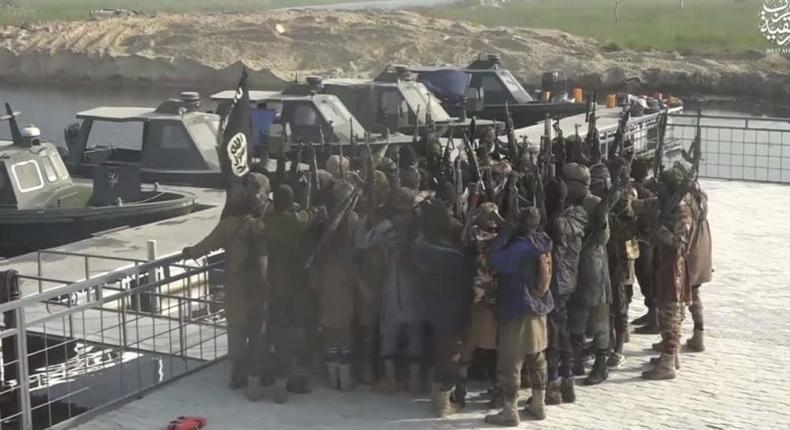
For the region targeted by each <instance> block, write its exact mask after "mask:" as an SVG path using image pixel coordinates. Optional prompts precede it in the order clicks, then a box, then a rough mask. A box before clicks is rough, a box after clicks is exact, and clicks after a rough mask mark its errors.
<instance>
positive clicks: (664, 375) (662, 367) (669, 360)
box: [642, 353, 676, 381]
mask: <svg viewBox="0 0 790 430" xmlns="http://www.w3.org/2000/svg"><path fill="white" fill-rule="evenodd" d="M675 363H676V357H675V354H666V353H662V354H661V357H659V358H658V361H657V363H656V365H655V367H653V368H652V369H650V370H648V371H646V372H642V378H644V379H648V380H653V381H658V380H664V379H675Z"/></svg>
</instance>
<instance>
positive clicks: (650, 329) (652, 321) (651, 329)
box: [634, 309, 661, 334]
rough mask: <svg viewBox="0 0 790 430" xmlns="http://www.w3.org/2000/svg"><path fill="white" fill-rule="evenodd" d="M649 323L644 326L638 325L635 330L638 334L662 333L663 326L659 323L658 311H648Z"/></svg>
mask: <svg viewBox="0 0 790 430" xmlns="http://www.w3.org/2000/svg"><path fill="white" fill-rule="evenodd" d="M647 315H648V317H647V323H645V325H644V326H642V327H637V328H636V329H635V330H634V333H636V334H659V333H661V326H659V325H658V311H657V310H655V309H650V310H649V311H647Z"/></svg>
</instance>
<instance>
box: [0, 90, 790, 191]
mask: <svg viewBox="0 0 790 430" xmlns="http://www.w3.org/2000/svg"><path fill="white" fill-rule="evenodd" d="M221 89H224V88H215V89H210V90H205V89H204V90H201V94H202V95H203V96H204V100H205V97H206V96H208V95H209V94H211V93H212V92H214V91H218V90H221ZM191 90H194V88H164V89H162V88H152V87H140V88H130V87H117V86H69V87H57V86H30V85H10V84H0V103H1V102H8V103H10V104H11V106H12V108H13V109H14V110H15V111H20V112H21V113H22V115H21V117H20V120H19V122H20V125H26V124H35V125H36V126H37V127H38V128H39V129H41V133H42V137H43V138H44V140H47V141H50V142H53V143H55V144H57V145H60V146H65V142H64V138H63V129H64V128H65V127H66V126H68V125H69V124H72V123H74V122H76V118H75V116H76V114H77V112H79V111H82V110H86V109H91V108H94V107H98V106H139V107H155V106H157V105H158V104H159V103H161V102H162V101H163V100H164V99H165V98H171V97H178V94H179V92H180V91H191ZM212 107H213V104H212V103H210V102H209V103H207V104H206V106H205V108H209V109H210V108H212ZM702 109H703V114H704V115H726V116H739V117H749V118H751V119H750V120H749V121H748V124H747V123H746V122H745V121H744V120H743V119H738V120H736V119H705V121H704V123H703V125H704V128H703V153H705V154H706V156H705V157H704V158H705V159H704V160H703V163H702V167H701V174H702V175H704V176H707V177H713V178H722V179H736V180H757V181H767V182H782V183H790V122H787V121H784V122H782V121H768V120H761V119H760V117H761V116H762V115H761V113H764V112H767V113H768V114H769V115H777V114H781V113H782V112H781V111H777V110H772V109H769V108H756V107H755V105H753V104H740V105H738V104H721V103H718V104H705V105H703V106H702ZM695 111H696V106H692V107H690V108H688V109H687V113H693V112H695ZM758 111H759V112H758ZM676 122H677V123H678V124H685V125H684V126H681V127H675V134H676V137H677V138H678V139H679V140H681V141H682V142H683V143H684V146H688V145H689V144H690V142H691V140H693V137H694V134H695V132H696V130H695V128H694V127H693V126H692V124H693V123H694V120H693V119H690V118H684V119H677V120H676ZM121 128H122V127H121ZM95 132H98V130H96V131H95ZM112 132H113V133H118V131H117V130H112ZM138 133H139V130H135V131H134V134H132V132H130V133H128V136H124V132H123V130H120V135H116V136H114V141H113V142H112V143H113V144H114V145H115V146H117V147H135V146H139V142H135V141H133V140H132V137H135V138H136V136H139V134H138ZM8 134H9V133H8V129H7V126H6V125H5V124H2V125H0V138H7V137H8ZM115 139H117V140H120V141H115Z"/></svg>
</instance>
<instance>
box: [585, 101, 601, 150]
mask: <svg viewBox="0 0 790 430" xmlns="http://www.w3.org/2000/svg"><path fill="white" fill-rule="evenodd" d="M597 100H598V91H595V92H593V95H592V96H591V97H590V98H588V99H587V115H586V121H587V136H585V138H584V146H585V147H586V150H587V151H589V153H590V158H591V162H592V164H596V163H599V162H600V161H601V158H602V154H601V135H600V133H599V132H598V114H597V109H598V102H597Z"/></svg>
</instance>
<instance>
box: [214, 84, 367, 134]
mask: <svg viewBox="0 0 790 430" xmlns="http://www.w3.org/2000/svg"><path fill="white" fill-rule="evenodd" d="M234 97H235V91H228V90H226V91H221V92H218V93H216V94H213V95H212V96H211V99H212V100H215V101H219V102H222V103H224V104H227V103H228V102H229V101H231V100H233V98H234ZM250 103H251V104H254V106H253V107H254V108H255V109H253V111H252V112H251V116H252V121H253V124H254V125H255V124H257V125H255V133H256V134H258V133H262V132H263V131H264V130H265V131H266V132H265V133H263V136H267V135H268V133H269V130H270V129H271V126H272V125H273V124H280V125H282V124H284V123H287V124H288V126H289V127H290V129H291V132H292V134H293V136H294V137H295V138H296V139H297V140H302V141H304V142H312V143H318V142H319V141H320V139H321V136H320V134H321V133H320V129H321V128H324V130H325V139H326V140H327V141H330V140H331V138H330V135H329V133H328V129H330V128H331V130H332V132H333V133H334V135H335V138H336V140H338V141H341V142H349V141H350V140H351V130H352V129H353V131H354V137H355V138H356V139H363V138H364V137H365V128H364V127H363V126H362V124H361V123H360V122H359V121H358V120H357V118H356V117H355V116H354V115H353V114H352V113H351V112H349V110H348V109H347V108H346V106H345V105H344V104H343V102H341V101H340V99H339V98H337V97H336V96H334V95H330V94H310V95H299V94H284V93H282V92H275V91H250ZM226 109H227V106H224V107H223V106H222V105H220V108H218V109H217V111H218V112H220V111H224V110H226ZM270 112H274V118H270V116H271V113H270Z"/></svg>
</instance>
